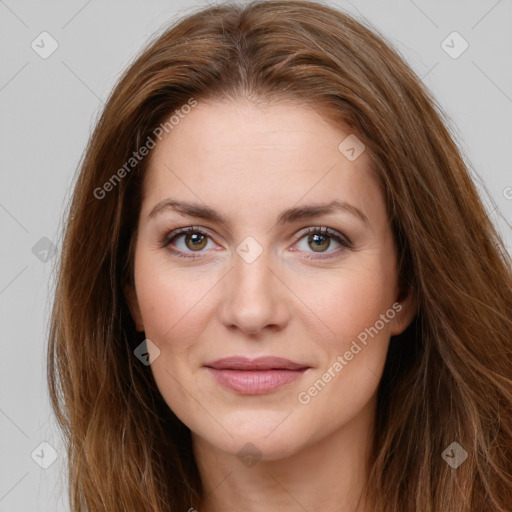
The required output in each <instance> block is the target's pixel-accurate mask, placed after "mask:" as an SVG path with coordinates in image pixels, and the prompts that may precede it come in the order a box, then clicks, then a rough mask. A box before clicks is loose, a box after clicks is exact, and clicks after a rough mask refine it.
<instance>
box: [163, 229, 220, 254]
mask: <svg viewBox="0 0 512 512" xmlns="http://www.w3.org/2000/svg"><path fill="white" fill-rule="evenodd" d="M209 241H210V239H209V235H208V234H207V233H205V232H204V231H202V230H201V229H199V228H196V227H194V226H190V227H186V228H180V229H176V230H174V231H172V232H171V233H169V234H168V235H167V236H166V237H165V239H164V241H163V245H164V246H165V247H168V249H169V250H170V251H171V252H172V253H174V254H176V255H177V256H180V257H182V258H196V257H197V256H195V255H194V254H193V253H201V252H203V249H205V248H208V247H207V246H208V242H209Z"/></svg>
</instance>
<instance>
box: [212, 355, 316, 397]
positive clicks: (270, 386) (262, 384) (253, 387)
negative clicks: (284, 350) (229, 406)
mask: <svg viewBox="0 0 512 512" xmlns="http://www.w3.org/2000/svg"><path fill="white" fill-rule="evenodd" d="M204 366H205V367H206V368H207V370H208V371H209V373H210V374H211V375H212V376H213V377H214V378H215V379H216V380H217V382H219V384H221V385H223V386H224V387H226V388H228V389H230V390H232V391H235V392H237V393H240V394H243V395H261V394H265V393H270V392H272V391H275V390H277V389H279V388H281V387H283V386H285V385H286V384H289V383H291V382H293V381H296V380H297V379H299V378H300V377H302V375H303V374H304V372H305V371H306V370H307V369H308V368H310V367H309V366H307V365H304V364H301V363H296V362H294V361H290V360H289V359H284V358H281V357H259V358H257V359H248V358H246V357H226V358H223V359H218V360H216V361H213V362H211V363H207V364H205V365H204Z"/></svg>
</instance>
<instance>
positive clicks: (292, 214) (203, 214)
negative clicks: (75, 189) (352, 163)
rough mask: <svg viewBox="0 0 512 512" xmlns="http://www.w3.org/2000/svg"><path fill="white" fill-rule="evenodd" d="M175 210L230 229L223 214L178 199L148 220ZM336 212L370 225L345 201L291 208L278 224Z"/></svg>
mask: <svg viewBox="0 0 512 512" xmlns="http://www.w3.org/2000/svg"><path fill="white" fill-rule="evenodd" d="M169 209H171V210H174V211H177V212H179V213H182V214H184V215H188V216H190V217H198V218H201V219H207V220H210V221H213V222H219V223H222V224H225V225H226V226H228V227H229V221H228V220H227V219H225V218H224V217H223V216H222V215H221V214H219V213H218V212H216V211H215V210H213V209H212V208H210V207H209V206H206V205H201V204H197V203H190V202H187V201H178V200H176V199H171V198H167V199H163V200H162V201H160V202H158V203H157V204H156V205H155V206H154V207H153V209H152V210H151V211H150V212H149V214H148V218H150V219H151V218H153V217H155V216H156V215H157V214H159V213H160V212H163V211H165V210H169ZM335 211H343V212H346V213H350V214H351V215H354V216H355V217H357V218H359V219H360V220H361V221H363V222H364V223H365V224H369V220H368V217H367V216H366V215H365V214H364V213H363V212H362V211H361V210H359V208H356V207H355V206H353V205H351V204H350V203H347V202H345V201H340V200H336V199H335V200H334V201H331V202H330V203H326V204H319V205H308V206H300V207H295V208H290V209H289V210H286V211H284V212H282V213H281V214H280V215H279V216H278V217H277V220H276V224H285V223H291V222H294V221H297V220H300V219H310V218H314V217H320V216H321V215H327V214H329V213H333V212H335Z"/></svg>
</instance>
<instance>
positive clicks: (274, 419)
mask: <svg viewBox="0 0 512 512" xmlns="http://www.w3.org/2000/svg"><path fill="white" fill-rule="evenodd" d="M290 412H291V410H287V411H286V412H282V411H268V410H265V411H245V412H242V411H237V412H234V413H232V414H230V415H229V417H222V416H219V417H218V419H219V423H220V424H221V425H222V426H223V427H224V428H225V429H226V430H227V432H229V433H230V434H231V436H230V435H229V434H227V433H226V431H225V430H223V429H221V428H219V429H215V430H212V428H211V423H209V425H207V426H205V425H201V426H200V427H199V428H198V429H193V432H194V435H195V436H197V437H199V438H202V440H203V441H206V442H207V443H208V444H210V445H212V446H214V447H216V448H217V449H219V450H221V451H223V452H225V453H228V454H230V455H234V456H237V457H243V456H244V455H253V456H256V457H258V458H260V459H261V460H269V461H270V460H278V459H283V458H286V457H289V456H291V455H293V454H294V453H296V452H297V451H298V450H299V449H300V448H301V447H302V446H305V445H306V444H307V443H308V440H309V439H308V436H307V435H306V429H307V425H306V423H305V422H303V421H301V422H300V424H297V422H296V418H295V420H294V419H292V418H293V416H294V414H293V413H291V414H290ZM288 415H289V416H288ZM287 416H288V417H287ZM283 420H284V421H283ZM201 427H202V428H201ZM219 430H220V431H221V432H219ZM252 452H254V453H252Z"/></svg>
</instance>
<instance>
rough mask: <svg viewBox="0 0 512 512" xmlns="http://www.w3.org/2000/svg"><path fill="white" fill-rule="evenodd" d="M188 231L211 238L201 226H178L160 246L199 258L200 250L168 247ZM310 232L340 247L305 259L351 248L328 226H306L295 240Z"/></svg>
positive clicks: (345, 240) (181, 255) (175, 253)
mask: <svg viewBox="0 0 512 512" xmlns="http://www.w3.org/2000/svg"><path fill="white" fill-rule="evenodd" d="M188 233H197V234H200V235H204V236H206V237H208V238H210V239H211V237H210V236H209V235H208V233H206V232H205V231H203V230H202V229H201V228H198V227H195V226H189V227H186V228H179V229H175V230H174V231H171V232H170V233H169V234H167V235H166V236H165V237H164V239H163V241H162V246H163V247H167V248H168V250H169V251H170V252H172V253H173V254H174V255H176V256H178V257H179V258H184V259H196V258H200V257H201V255H200V253H201V251H197V252H198V253H199V254H198V255H197V256H196V255H190V256H185V254H189V253H183V252H182V251H178V250H176V249H172V248H171V247H168V246H169V245H170V244H171V242H173V241H174V240H175V239H176V238H179V237H180V236H182V235H186V234H188ZM310 234H318V235H324V236H328V237H329V238H332V239H334V240H336V242H338V243H339V244H340V245H341V246H342V248H338V249H335V250H333V251H329V252H327V253H316V254H318V256H313V257H311V256H306V259H328V258H332V257H333V256H322V254H331V253H336V254H337V253H339V252H343V251H344V250H345V249H351V248H352V242H351V241H350V240H349V239H348V238H347V237H346V236H344V235H342V234H341V233H338V232H337V231H334V230H332V229H330V228H327V227H310V228H307V229H306V230H304V231H302V232H301V233H300V235H297V236H296V241H297V242H298V241H299V240H302V239H303V238H304V237H305V236H307V235H310ZM190 252H192V253H193V251H190ZM313 254H315V253H313Z"/></svg>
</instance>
